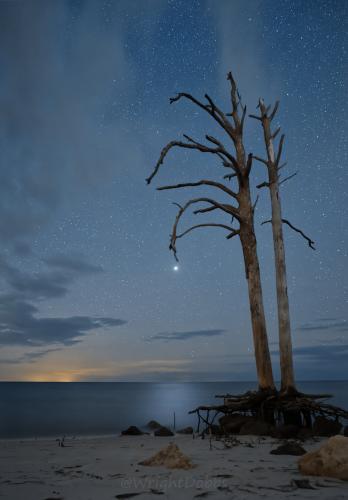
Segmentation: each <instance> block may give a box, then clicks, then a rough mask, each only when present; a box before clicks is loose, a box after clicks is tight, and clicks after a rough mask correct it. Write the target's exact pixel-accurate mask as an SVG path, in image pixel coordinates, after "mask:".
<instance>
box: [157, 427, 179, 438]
mask: <svg viewBox="0 0 348 500" xmlns="http://www.w3.org/2000/svg"><path fill="white" fill-rule="evenodd" d="M154 435H155V436H159V437H165V436H174V434H173V433H172V431H171V430H170V429H167V427H160V428H159V429H157V430H155V432H154Z"/></svg>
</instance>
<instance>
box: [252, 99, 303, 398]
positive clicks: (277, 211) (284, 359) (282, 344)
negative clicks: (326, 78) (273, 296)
mask: <svg viewBox="0 0 348 500" xmlns="http://www.w3.org/2000/svg"><path fill="white" fill-rule="evenodd" d="M277 107H278V106H277V105H276V107H275V110H276V109H277ZM260 109H261V122H262V127H263V132H264V139H265V144H266V149H267V158H268V160H267V171H268V183H267V184H268V187H269V190H270V196H271V206H272V232H273V246H274V256H275V272H276V287H277V304H278V328H279V351H280V371H281V391H283V392H287V393H290V392H294V391H295V390H296V389H295V378H294V367H293V359H292V343H291V326H290V312H289V299H288V289H287V277H286V263H285V249H284V238H283V223H282V213H281V203H280V196H279V172H278V169H279V160H280V155H281V150H282V144H283V140H284V136H282V138H281V140H280V144H279V150H278V154H277V158H276V156H275V153H274V146H273V136H272V132H271V119H272V118H273V116H274V114H273V116H272V115H271V116H272V118H271V117H270V116H268V113H267V109H266V107H265V105H264V104H263V102H262V101H260Z"/></svg>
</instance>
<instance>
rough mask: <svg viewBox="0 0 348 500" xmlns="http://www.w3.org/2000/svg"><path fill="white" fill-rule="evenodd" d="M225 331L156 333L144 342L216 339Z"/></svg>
mask: <svg viewBox="0 0 348 500" xmlns="http://www.w3.org/2000/svg"><path fill="white" fill-rule="evenodd" d="M225 331H226V330H219V329H217V330H191V331H188V332H171V333H157V334H156V335H152V336H151V337H148V338H147V339H146V340H147V341H148V342H153V341H156V340H165V341H167V342H169V341H175V340H190V339H193V338H197V337H205V338H210V337H217V336H219V335H222V334H223V333H224V332H225Z"/></svg>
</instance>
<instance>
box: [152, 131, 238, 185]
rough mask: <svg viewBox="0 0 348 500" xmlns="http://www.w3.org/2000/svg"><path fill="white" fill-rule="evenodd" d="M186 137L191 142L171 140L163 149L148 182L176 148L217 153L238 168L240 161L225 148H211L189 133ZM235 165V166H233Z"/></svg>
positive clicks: (234, 167)
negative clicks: (195, 139)
mask: <svg viewBox="0 0 348 500" xmlns="http://www.w3.org/2000/svg"><path fill="white" fill-rule="evenodd" d="M184 137H185V139H187V140H188V141H189V142H190V143H191V144H188V143H186V142H182V141H171V142H169V143H168V144H167V145H166V146H164V148H163V149H162V151H161V154H160V157H159V159H158V161H157V163H156V165H155V168H154V170H153V172H152V173H151V175H150V176H149V177H148V178H147V179H146V182H147V184H150V183H151V181H152V179H153V178H154V177H155V175H156V174H157V172H158V170H159V169H160V167H161V165H162V164H163V161H164V159H165V157H166V156H167V154H168V153H169V151H170V150H171V149H172V148H174V147H178V148H184V149H195V150H196V151H200V152H202V153H211V154H216V155H217V156H219V158H220V159H222V160H223V161H225V157H226V158H227V159H228V160H229V161H230V162H231V165H230V166H231V168H233V169H236V166H238V163H237V162H236V160H235V158H234V157H233V156H232V155H231V154H230V153H228V152H227V151H226V150H225V149H224V148H220V147H217V148H210V147H209V146H206V145H205V144H201V143H199V142H197V141H194V140H193V139H192V138H191V137H189V136H188V135H185V134H184ZM232 165H233V166H232Z"/></svg>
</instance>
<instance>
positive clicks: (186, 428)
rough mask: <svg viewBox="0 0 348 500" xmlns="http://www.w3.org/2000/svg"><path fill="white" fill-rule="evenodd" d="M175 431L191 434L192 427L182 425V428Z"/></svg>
mask: <svg viewBox="0 0 348 500" xmlns="http://www.w3.org/2000/svg"><path fill="white" fill-rule="evenodd" d="M176 432H177V433H178V434H193V428H192V427H184V429H180V430H178V431H176Z"/></svg>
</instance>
